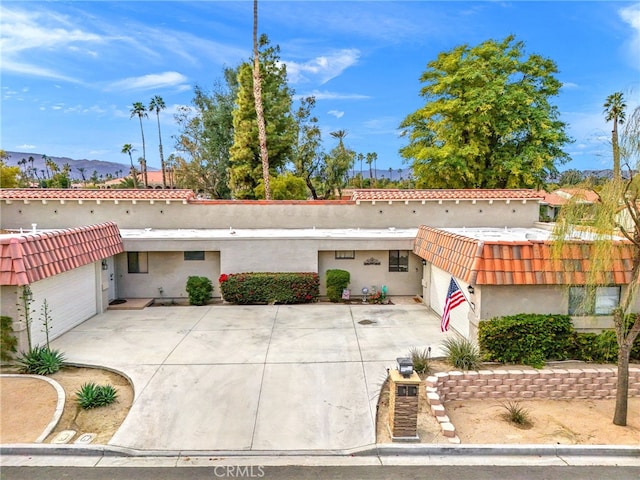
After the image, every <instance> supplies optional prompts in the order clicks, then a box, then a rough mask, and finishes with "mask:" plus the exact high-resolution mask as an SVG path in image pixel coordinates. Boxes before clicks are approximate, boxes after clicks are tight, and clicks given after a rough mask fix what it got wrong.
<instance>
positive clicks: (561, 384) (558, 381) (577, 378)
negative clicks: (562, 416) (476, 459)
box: [426, 368, 640, 439]
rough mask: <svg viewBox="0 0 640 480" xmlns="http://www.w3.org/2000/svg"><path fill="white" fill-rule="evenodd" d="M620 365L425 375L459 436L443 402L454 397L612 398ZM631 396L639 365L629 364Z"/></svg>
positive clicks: (639, 392)
mask: <svg viewBox="0 0 640 480" xmlns="http://www.w3.org/2000/svg"><path fill="white" fill-rule="evenodd" d="M616 386H617V369H615V368H568V369H560V368H554V369H543V370H479V371H468V372H458V371H452V372H438V373H436V374H435V375H432V376H429V377H427V379H426V387H427V400H428V402H429V404H430V405H431V412H432V413H433V415H435V416H436V418H437V419H438V422H439V423H440V426H441V428H442V431H443V433H444V434H445V435H446V436H447V437H450V438H453V439H456V438H457V437H456V435H455V428H454V427H453V425H452V424H451V422H450V421H449V418H448V417H447V415H446V411H445V409H444V406H443V403H444V402H451V401H454V400H467V399H469V400H482V399H494V400H531V399H536V398H540V399H554V400H570V399H589V400H598V399H610V398H615V395H616ZM629 396H630V397H637V396H640V368H629Z"/></svg>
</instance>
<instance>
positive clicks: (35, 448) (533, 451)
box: [0, 443, 640, 457]
mask: <svg viewBox="0 0 640 480" xmlns="http://www.w3.org/2000/svg"><path fill="white" fill-rule="evenodd" d="M5 455H23V456H45V455H46V456H58V455H60V456H64V455H75V456H101V457H212V456H215V457H285V456H286V457H302V456H305V457H321V456H322V457H326V456H335V457H372V456H373V457H389V456H487V457H491V456H536V457H548V456H588V457H640V447H636V446H628V445H622V446H612V445H537V444H528V445H527V444H523V445H517V446H516V445H509V446H505V445H500V444H483V445H416V444H404V445H396V444H380V445H374V446H366V447H360V448H353V449H347V450H284V451H283V450H139V449H134V448H127V447H118V446H114V445H76V444H70V445H53V444H37V445H36V444H31V443H18V444H7V445H0V456H5Z"/></svg>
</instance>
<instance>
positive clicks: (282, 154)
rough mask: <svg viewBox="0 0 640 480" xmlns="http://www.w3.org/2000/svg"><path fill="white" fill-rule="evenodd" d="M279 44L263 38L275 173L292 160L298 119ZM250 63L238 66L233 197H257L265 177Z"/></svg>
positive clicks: (272, 170)
mask: <svg viewBox="0 0 640 480" xmlns="http://www.w3.org/2000/svg"><path fill="white" fill-rule="evenodd" d="M279 52H280V49H279V47H277V46H275V47H272V46H270V44H269V39H268V38H267V36H266V35H262V36H261V37H260V52H259V57H260V58H259V60H260V75H261V81H262V102H263V104H264V117H265V119H266V120H267V123H266V134H267V143H268V145H269V172H270V174H271V176H273V175H274V174H275V173H276V172H278V171H281V170H282V168H284V166H285V165H286V164H287V162H289V161H291V152H292V148H293V145H294V144H295V142H296V125H295V118H294V117H293V115H292V113H291V104H292V96H293V92H292V90H291V89H290V88H289V87H288V85H287V71H286V67H285V65H284V63H282V62H281V61H280V59H279ZM252 71H253V69H252V66H251V64H250V63H243V64H241V65H240V67H239V68H238V84H239V86H238V92H237V93H238V95H237V99H236V109H235V110H234V111H233V134H234V136H233V146H232V147H231V150H230V154H231V156H230V159H229V163H230V169H229V171H230V186H231V191H232V195H233V197H234V198H255V187H256V186H257V185H258V183H259V181H260V179H261V178H263V163H262V160H261V154H260V146H259V144H260V140H259V135H258V126H257V120H256V110H255V101H254V93H253V73H252Z"/></svg>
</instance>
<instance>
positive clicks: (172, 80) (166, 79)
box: [107, 72, 189, 91]
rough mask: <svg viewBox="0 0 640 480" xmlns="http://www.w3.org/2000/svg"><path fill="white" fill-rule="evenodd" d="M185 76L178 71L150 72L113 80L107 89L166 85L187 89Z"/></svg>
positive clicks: (138, 88)
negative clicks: (139, 75)
mask: <svg viewBox="0 0 640 480" xmlns="http://www.w3.org/2000/svg"><path fill="white" fill-rule="evenodd" d="M186 81H187V77H185V76H184V75H182V74H181V73H178V72H163V73H150V74H148V75H142V76H141V77H129V78H125V79H122V80H118V81H117V82H113V83H111V84H110V85H109V87H108V88H107V89H108V90H154V89H159V88H167V87H178V89H180V91H183V90H185V87H186V88H187V89H188V88H189V86H188V85H185V82H186Z"/></svg>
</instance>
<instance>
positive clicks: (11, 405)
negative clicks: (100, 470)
mask: <svg viewBox="0 0 640 480" xmlns="http://www.w3.org/2000/svg"><path fill="white" fill-rule="evenodd" d="M3 373H7V372H6V371H3ZM50 378H52V379H53V380H55V381H57V382H58V383H59V384H60V385H61V386H62V388H63V389H64V391H65V394H66V402H65V406H64V411H63V413H62V417H61V418H60V422H59V423H58V425H57V426H56V428H55V429H54V430H53V432H52V433H51V434H50V435H49V436H48V437H47V438H46V439H45V441H44V443H50V442H51V440H52V439H53V438H55V436H56V435H57V434H58V433H60V432H61V431H63V430H75V431H76V436H75V437H74V438H72V439H71V441H70V442H69V443H73V441H74V440H75V439H77V438H78V437H79V436H80V435H81V434H83V433H95V434H97V436H96V438H95V439H94V440H93V442H92V443H94V444H105V443H107V442H108V441H109V440H110V439H111V437H112V436H113V434H114V433H115V432H116V430H117V429H118V427H120V425H121V424H122V422H123V421H124V419H125V418H126V416H127V413H129V409H130V408H131V404H132V403H133V388H132V387H131V385H130V384H129V381H128V380H127V379H126V378H124V377H123V376H122V375H119V374H117V373H114V372H110V371H107V370H102V369H98V368H78V367H63V368H62V369H61V370H60V371H59V372H57V373H55V374H54V375H51V376H50ZM0 379H1V383H0V394H1V399H0V400H1V405H2V409H0V427H1V429H0V443H3V444H5V443H30V442H34V441H35V440H36V439H37V438H38V436H39V435H40V434H42V432H43V430H44V428H45V427H46V426H47V424H48V423H49V422H50V421H51V419H52V416H53V413H54V411H55V409H56V405H57V399H58V397H57V394H56V391H55V389H54V388H53V387H52V386H51V385H50V384H49V383H48V382H44V381H42V380H35V379H29V378H18V379H14V378H10V377H0ZM89 382H94V383H96V384H97V385H106V384H110V385H113V386H114V387H115V388H116V389H117V391H118V399H117V400H116V402H115V403H113V404H111V405H108V406H106V407H99V408H93V409H90V410H83V409H82V408H80V407H79V406H78V404H77V403H76V392H77V391H78V390H79V389H80V387H81V386H82V385H83V384H84V383H89Z"/></svg>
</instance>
